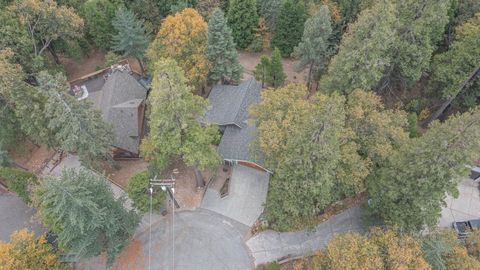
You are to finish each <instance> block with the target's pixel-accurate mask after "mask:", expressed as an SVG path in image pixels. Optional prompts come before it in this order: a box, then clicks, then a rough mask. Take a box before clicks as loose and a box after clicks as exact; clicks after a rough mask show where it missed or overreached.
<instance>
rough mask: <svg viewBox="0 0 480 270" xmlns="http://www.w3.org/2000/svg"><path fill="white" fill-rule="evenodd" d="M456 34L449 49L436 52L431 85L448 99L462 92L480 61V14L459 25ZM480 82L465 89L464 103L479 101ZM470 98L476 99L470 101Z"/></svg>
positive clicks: (471, 103) (471, 105)
mask: <svg viewBox="0 0 480 270" xmlns="http://www.w3.org/2000/svg"><path fill="white" fill-rule="evenodd" d="M455 31H456V32H457V34H456V37H455V39H454V41H453V42H452V44H451V45H450V48H449V49H448V51H446V52H444V53H439V54H437V55H435V57H434V58H433V62H432V73H433V74H432V80H431V87H432V89H434V90H435V91H436V92H437V94H438V95H439V96H441V97H442V98H444V99H450V100H453V98H455V97H457V96H458V95H459V94H460V93H459V91H460V86H461V85H462V83H463V82H464V81H465V80H466V79H467V78H468V77H469V76H470V75H471V74H472V72H473V71H474V70H475V68H477V67H478V65H479V63H480V38H479V36H480V13H477V15H476V16H475V17H473V18H472V19H470V20H468V21H467V22H465V23H464V24H462V25H460V26H459V27H457V29H456V30H455ZM478 93H480V82H479V80H478V79H477V82H476V83H473V85H471V86H470V88H469V90H467V91H464V93H462V94H463V96H462V98H463V100H462V103H463V104H462V105H467V106H468V105H470V107H473V106H475V105H476V104H477V102H476V100H477V96H478ZM468 97H471V99H473V102H470V104H469V103H468V102H465V101H468Z"/></svg>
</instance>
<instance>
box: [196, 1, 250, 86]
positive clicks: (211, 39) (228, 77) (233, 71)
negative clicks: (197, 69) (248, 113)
mask: <svg viewBox="0 0 480 270" xmlns="http://www.w3.org/2000/svg"><path fill="white" fill-rule="evenodd" d="M205 55H206V58H207V60H208V61H210V63H211V65H212V66H211V68H210V74H209V76H208V77H209V80H210V82H211V83H217V82H218V81H219V80H221V82H222V84H223V83H225V81H234V82H238V81H239V80H240V78H241V75H242V66H240V64H239V62H238V53H237V50H236V48H235V43H234V42H233V37H232V30H230V28H229V27H228V25H227V22H226V20H225V17H224V14H223V12H222V11H221V10H220V9H215V10H214V12H213V14H212V16H211V17H210V20H209V21H208V47H207V51H206V53H205Z"/></svg>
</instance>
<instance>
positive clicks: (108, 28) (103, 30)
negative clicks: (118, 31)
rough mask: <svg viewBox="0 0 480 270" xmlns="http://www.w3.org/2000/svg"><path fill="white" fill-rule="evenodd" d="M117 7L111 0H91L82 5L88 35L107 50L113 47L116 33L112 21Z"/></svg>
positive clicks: (101, 47) (99, 46)
mask: <svg viewBox="0 0 480 270" xmlns="http://www.w3.org/2000/svg"><path fill="white" fill-rule="evenodd" d="M116 9H117V7H116V6H115V4H114V3H113V2H112V1H110V0H89V1H87V2H85V3H84V4H83V7H82V11H81V13H82V17H83V18H85V34H86V37H87V38H88V39H89V40H91V41H93V43H94V44H95V46H97V48H100V49H102V50H105V51H107V50H109V49H110V48H111V47H112V35H114V34H115V28H113V25H112V21H113V18H115V10H116Z"/></svg>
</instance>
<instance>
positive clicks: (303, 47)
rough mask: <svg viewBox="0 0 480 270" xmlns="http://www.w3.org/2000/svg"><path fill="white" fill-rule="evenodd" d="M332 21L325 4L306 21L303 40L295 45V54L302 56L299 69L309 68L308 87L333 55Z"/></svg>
mask: <svg viewBox="0 0 480 270" xmlns="http://www.w3.org/2000/svg"><path fill="white" fill-rule="evenodd" d="M331 37H332V22H331V18H330V12H329V10H328V7H327V6H326V5H323V6H322V7H321V8H320V10H319V11H317V13H315V15H313V17H311V18H309V19H308V20H307V21H306V22H305V27H304V31H303V36H302V41H301V42H300V43H299V44H298V45H297V46H296V47H295V49H294V53H293V54H294V56H295V57H298V58H300V61H299V63H298V64H297V66H296V68H297V70H303V69H305V68H308V77H307V87H308V88H309V89H310V88H311V86H312V84H313V83H314V81H316V80H318V76H319V73H320V71H321V70H323V69H324V68H326V66H327V62H328V60H329V58H330V56H331V55H332V53H333V51H332V49H331V41H330V39H331Z"/></svg>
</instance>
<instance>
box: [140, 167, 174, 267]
mask: <svg viewBox="0 0 480 270" xmlns="http://www.w3.org/2000/svg"><path fill="white" fill-rule="evenodd" d="M177 173H178V170H177V169H173V173H172V175H170V178H166V179H157V176H156V175H155V177H154V178H153V179H150V187H149V189H148V191H149V193H150V229H149V240H148V245H149V247H148V269H149V270H150V269H151V261H150V260H151V254H150V253H151V242H152V197H153V188H154V187H156V186H159V187H161V188H162V190H163V191H166V192H167V193H168V195H169V196H170V199H171V200H172V202H173V203H172V269H175V207H176V208H180V205H179V204H178V202H177V200H175V196H174V195H175V177H174V176H173V175H174V174H177Z"/></svg>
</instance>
